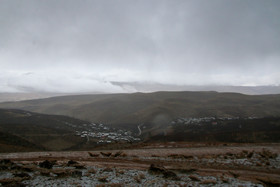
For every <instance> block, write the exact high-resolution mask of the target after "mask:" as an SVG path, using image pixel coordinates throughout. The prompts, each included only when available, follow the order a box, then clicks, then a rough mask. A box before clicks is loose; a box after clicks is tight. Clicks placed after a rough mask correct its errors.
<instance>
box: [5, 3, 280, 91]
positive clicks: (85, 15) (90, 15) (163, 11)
mask: <svg viewBox="0 0 280 187" xmlns="http://www.w3.org/2000/svg"><path fill="white" fill-rule="evenodd" d="M0 5H1V6H0V65H1V67H2V68H1V71H2V73H3V74H4V75H5V78H2V80H1V82H2V87H3V89H4V90H5V89H6V90H7V88H6V87H4V86H3V85H4V84H5V85H8V82H9V81H8V80H11V79H12V80H17V79H18V77H17V76H15V75H13V74H11V73H8V72H22V73H24V72H35V74H36V73H37V75H38V72H49V73H47V74H46V75H45V76H47V77H48V76H52V77H57V78H58V77H59V76H60V75H59V73H60V72H62V73H63V72H64V71H65V70H69V71H70V72H76V74H77V73H79V74H80V76H81V77H84V75H94V76H95V77H96V76H97V75H98V76H99V78H98V79H97V80H96V81H97V82H99V83H100V81H99V80H106V81H109V82H110V81H115V80H114V79H118V80H117V81H119V80H121V81H125V82H129V81H140V82H141V81H146V82H147V81H151V82H161V83H174V84H193V85H196V84H234V85H243V84H244V85H247V84H255V85H258V84H279V80H280V79H278V78H279V73H278V71H277V69H280V63H279V61H280V52H279V51H280V37H279V33H280V23H279V18H280V12H279V9H280V2H279V1H278V0H269V1H262V0H255V1H249V0H236V1H231V0H212V1H204V0H189V1H185V0H175V1H167V0H161V1H159V0H158V1H157V0H155V1H148V0H144V1H139V0H132V1H131V0H108V1H91V0H83V1H74V0H67V1H66V0H60V1H56V0H40V1H38V0H27V1H20V0H14V1H9V0H2V1H1V2H0ZM67 76H69V77H71V76H70V75H67ZM30 77H32V76H30ZM52 77H51V79H52ZM221 77H222V80H221ZM21 78H22V77H21ZM25 78H26V77H25ZM22 79H24V78H22ZM69 79H70V80H71V81H70V82H73V84H72V85H73V90H79V89H81V91H83V90H84V89H85V88H84V87H83V86H77V84H78V83H77V84H76V83H75V80H76V78H75V76H72V77H71V78H69ZM93 79H95V78H93ZM28 80H29V82H33V81H34V84H32V86H31V87H37V86H38V85H40V84H39V83H38V84H37V83H36V81H38V77H36V78H35V76H34V77H33V78H28ZM39 80H40V79H39ZM84 80H85V82H87V81H86V80H88V79H87V78H85V79H84ZM41 81H42V80H41ZM59 81H61V80H60V79H58V80H57V82H59ZM17 82H18V84H20V85H19V86H21V85H23V83H22V82H20V81H14V83H13V84H15V85H16V84H17ZM87 83H88V84H89V82H87ZM46 84H49V85H51V83H48V82H46ZM79 84H80V83H79ZM62 85H65V86H66V87H71V84H70V83H68V82H67V83H66V82H63V81H62V82H61V84H58V85H52V86H50V87H49V89H52V90H53V89H56V88H54V87H55V86H62ZM98 85H105V86H104V88H106V89H112V86H109V87H106V84H103V83H102V81H101V84H98ZM74 87H75V88H74ZM85 87H86V86H85ZM96 88H98V89H102V86H96ZM113 90H115V91H120V90H116V88H113ZM69 91H71V89H69Z"/></svg>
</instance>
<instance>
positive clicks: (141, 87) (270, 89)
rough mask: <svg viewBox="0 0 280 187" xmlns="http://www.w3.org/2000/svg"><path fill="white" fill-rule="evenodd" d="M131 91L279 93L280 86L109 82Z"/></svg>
mask: <svg viewBox="0 0 280 187" xmlns="http://www.w3.org/2000/svg"><path fill="white" fill-rule="evenodd" d="M111 83H112V84H113V85H117V86H120V87H122V88H123V89H124V90H126V91H130V92H131V91H132V92H156V91H216V92H233V93H242V94H248V95H264V94H280V86H219V85H205V86H195V85H172V84H160V83H143V82H111Z"/></svg>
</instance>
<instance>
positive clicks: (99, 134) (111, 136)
mask: <svg viewBox="0 0 280 187" xmlns="http://www.w3.org/2000/svg"><path fill="white" fill-rule="evenodd" d="M68 125H69V126H71V127H73V128H75V129H77V130H76V134H75V135H76V136H80V137H81V138H86V139H87V141H94V142H96V143H97V144H108V143H116V142H138V141H140V140H141V139H140V138H139V137H137V135H136V134H135V133H133V132H131V131H129V130H124V129H115V128H110V127H108V126H107V125H105V124H102V123H90V124H83V125H82V126H77V125H73V124H68Z"/></svg>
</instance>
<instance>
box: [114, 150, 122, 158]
mask: <svg viewBox="0 0 280 187" xmlns="http://www.w3.org/2000/svg"><path fill="white" fill-rule="evenodd" d="M122 154H123V152H122V151H118V152H116V153H115V154H114V155H112V156H114V157H118V156H121V155H122Z"/></svg>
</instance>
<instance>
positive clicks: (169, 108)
mask: <svg viewBox="0 0 280 187" xmlns="http://www.w3.org/2000/svg"><path fill="white" fill-rule="evenodd" d="M0 108H16V109H22V110H28V111H33V112H40V113H45V114H58V115H67V116H71V117H75V118H79V119H82V120H88V121H92V122H100V123H108V124H113V125H125V124H134V126H135V125H136V124H139V123H147V122H149V123H150V122H154V121H155V120H156V119H157V117H158V116H164V118H165V119H166V120H171V119H174V118H178V117H205V116H219V117H232V116H240V117H247V116H257V117H264V116H280V95H279V94H277V95H255V96H250V95H243V94H237V93H217V92H155V93H133V94H100V95H80V96H79V95H77V96H61V97H53V98H47V99H38V100H29V101H21V102H8V103H0Z"/></svg>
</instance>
